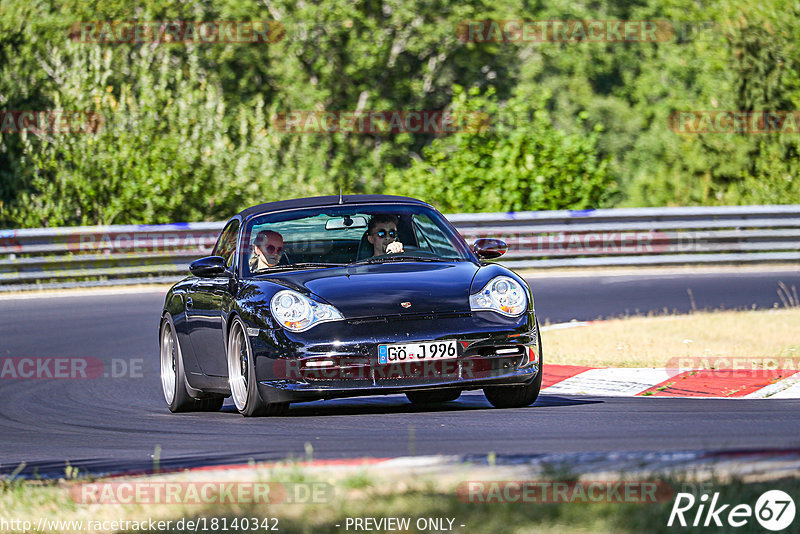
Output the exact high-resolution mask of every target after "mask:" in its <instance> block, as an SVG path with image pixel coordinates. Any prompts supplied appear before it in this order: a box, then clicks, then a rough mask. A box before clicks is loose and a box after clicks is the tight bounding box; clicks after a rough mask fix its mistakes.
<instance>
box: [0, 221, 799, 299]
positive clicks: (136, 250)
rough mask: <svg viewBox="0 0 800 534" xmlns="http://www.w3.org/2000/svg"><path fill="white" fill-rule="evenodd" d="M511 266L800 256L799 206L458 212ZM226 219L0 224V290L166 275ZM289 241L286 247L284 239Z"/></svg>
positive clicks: (182, 270)
mask: <svg viewBox="0 0 800 534" xmlns="http://www.w3.org/2000/svg"><path fill="white" fill-rule="evenodd" d="M448 219H449V220H450V221H451V222H452V223H453V224H454V225H455V226H456V227H457V228H458V230H459V231H460V232H461V234H462V235H463V236H464V237H465V238H466V239H467V240H468V241H469V242H472V241H473V240H474V239H476V238H479V237H499V238H501V239H504V240H505V241H506V242H507V243H508V244H509V252H508V253H507V254H506V255H505V256H504V257H503V258H502V260H501V263H503V264H504V265H506V266H508V267H511V268H516V269H528V268H548V267H572V266H583V267H585V266H620V265H628V266H637V265H670V264H673V265H674V264H710V263H741V262H776V261H779V262H797V261H800V205H783V206H723V207H702V208H629V209H603V210H581V211H567V210H564V211H529V212H510V213H469V214H467V213H464V214H455V215H449V216H448ZM222 226H223V223H217V222H211V223H179V224H164V225H124V226H87V227H73V228H37V229H22V230H0V291H8V290H16V289H27V288H33V287H71V286H87V285H93V286H100V285H119V284H133V283H153V282H155V283H163V282H171V281H175V280H178V279H180V278H181V277H182V276H183V275H185V274H186V273H187V266H188V264H189V262H190V261H191V260H193V259H195V258H199V257H202V256H205V255H208V254H209V253H210V252H211V249H212V248H213V245H214V242H215V241H216V238H217V235H218V234H219V232H220V231H221V230H222ZM290 247H291V245H289V246H288V247H287V248H290Z"/></svg>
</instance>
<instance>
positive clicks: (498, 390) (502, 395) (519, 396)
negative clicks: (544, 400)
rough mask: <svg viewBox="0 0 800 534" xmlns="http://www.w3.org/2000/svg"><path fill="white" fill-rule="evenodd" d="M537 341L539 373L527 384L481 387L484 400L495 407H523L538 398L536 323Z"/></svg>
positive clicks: (539, 340) (541, 362) (540, 382)
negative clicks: (484, 396)
mask: <svg viewBox="0 0 800 534" xmlns="http://www.w3.org/2000/svg"><path fill="white" fill-rule="evenodd" d="M536 333H537V342H538V345H539V346H538V349H539V374H537V375H536V378H535V379H534V380H533V382H531V383H530V384H528V385H524V386H491V387H485V388H483V394H484V395H486V400H488V401H489V403H490V404H491V405H492V406H494V407H495V408H523V407H525V406H530V405H531V404H533V403H534V402H536V399H537V398H539V391H541V389H542V372H543V370H544V361H542V335H541V334H540V333H539V323H538V322H537V323H536Z"/></svg>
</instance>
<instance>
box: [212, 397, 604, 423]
mask: <svg viewBox="0 0 800 534" xmlns="http://www.w3.org/2000/svg"><path fill="white" fill-rule="evenodd" d="M602 402H603V401H602V400H597V399H575V398H570V397H559V396H557V395H540V396H539V398H538V399H537V400H536V403H535V404H534V405H533V406H528V407H526V408H517V409H526V410H536V409H540V408H555V407H559V406H576V405H581V404H598V403H602ZM496 409H498V408H495V407H493V406H492V405H491V404H489V401H487V400H486V397H484V396H483V395H482V394H479V393H473V394H469V393H465V394H463V395H461V397H459V398H458V399H457V400H454V401H450V402H442V403H436V404H411V403H410V402H408V401H407V400H406V398H405V396H402V395H387V396H372V397H353V398H347V399H334V400H326V401H313V402H304V403H297V404H292V405H291V406H290V408H289V411H288V412H287V413H286V415H285V416H283V417H317V416H321V415H375V414H393V413H396V414H410V413H436V412H464V411H475V410H496ZM222 411H223V412H228V413H236V408H235V407H234V406H233V405H232V404H226V405H225V406H223V407H222Z"/></svg>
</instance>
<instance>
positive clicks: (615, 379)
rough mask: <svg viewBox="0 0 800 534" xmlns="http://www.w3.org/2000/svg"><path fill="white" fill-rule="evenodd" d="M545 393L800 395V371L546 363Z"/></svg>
mask: <svg viewBox="0 0 800 534" xmlns="http://www.w3.org/2000/svg"><path fill="white" fill-rule="evenodd" d="M542 393H543V394H545V395H597V396H613V397H715V398H748V399H798V398H800V373H798V372H797V371H796V370H794V369H788V370H787V369H777V370H752V371H750V370H740V369H735V370H730V369H727V370H725V369H723V370H708V369H705V370H703V369H701V370H683V369H658V368H625V367H605V368H592V367H583V366H578V365H547V364H546V365H545V368H544V376H543V377H542Z"/></svg>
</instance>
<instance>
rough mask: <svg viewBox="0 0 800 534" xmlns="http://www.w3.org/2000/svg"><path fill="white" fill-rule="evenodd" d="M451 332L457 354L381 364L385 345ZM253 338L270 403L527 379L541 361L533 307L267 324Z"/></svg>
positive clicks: (259, 373) (264, 393) (514, 382)
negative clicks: (307, 326)
mask: <svg viewBox="0 0 800 534" xmlns="http://www.w3.org/2000/svg"><path fill="white" fill-rule="evenodd" d="M449 339H455V340H457V342H458V343H457V345H458V356H457V357H456V358H452V359H444V360H434V361H425V362H420V361H416V362H404V363H393V364H379V363H378V345H380V344H383V343H413V342H416V341H438V340H449ZM250 340H251V346H252V348H253V355H254V358H255V361H256V377H257V380H258V388H259V393H260V394H261V396H262V398H263V399H264V400H265V401H267V402H287V401H288V402H298V401H304V400H316V399H329V398H337V397H353V396H362V395H388V394H394V393H404V392H408V391H419V390H425V389H445V388H447V389H450V388H457V389H479V388H483V387H486V386H498V385H524V384H529V383H531V382H532V381H533V380H535V379H536V377H537V375H538V374H539V372H540V368H541V359H540V357H541V354H540V347H539V342H538V333H537V329H536V320H535V317H534V315H533V313H530V314H526V315H523V316H522V317H520V318H508V317H503V316H501V315H499V314H495V313H492V312H477V313H461V314H450V316H449V317H410V318H409V317H406V318H402V320H398V319H397V318H396V317H395V318H390V319H387V320H380V318H373V319H364V320H351V321H339V322H335V323H326V324H321V325H318V326H317V327H315V328H313V329H311V330H309V331H307V332H303V333H302V334H297V335H291V334H289V333H287V332H284V331H283V330H260V331H259V332H258V335H257V336H253V337H251V338H250Z"/></svg>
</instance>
